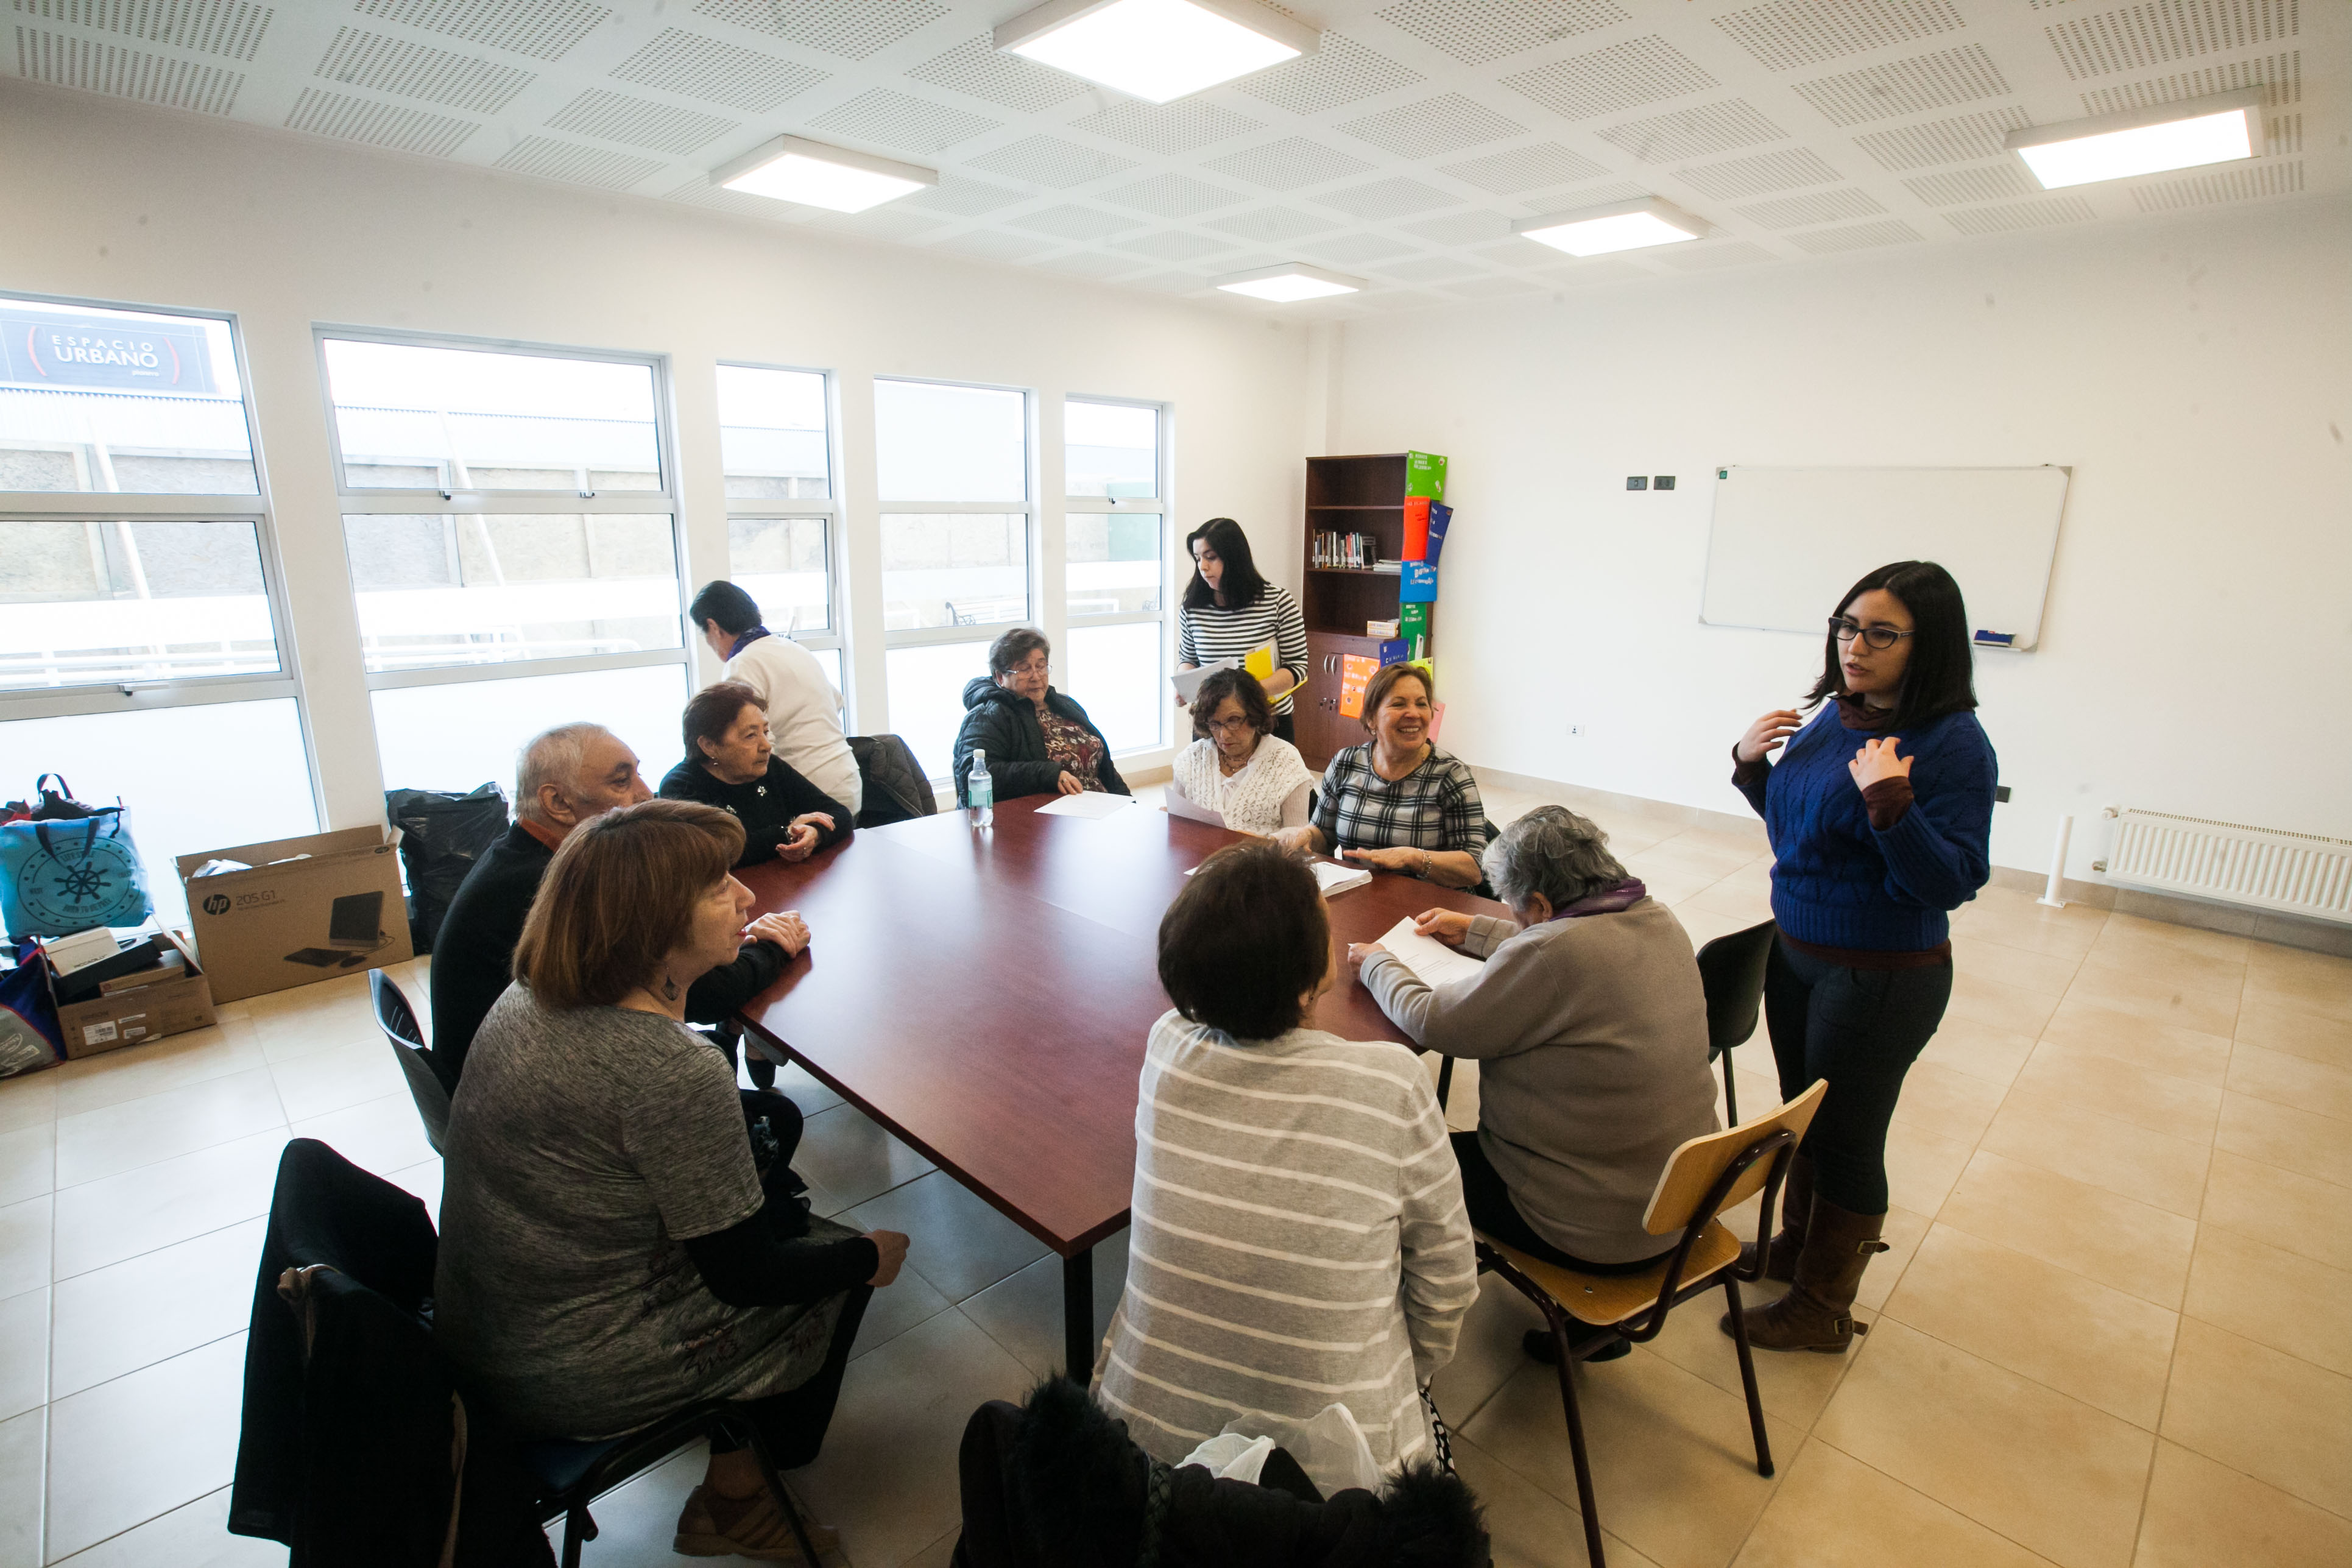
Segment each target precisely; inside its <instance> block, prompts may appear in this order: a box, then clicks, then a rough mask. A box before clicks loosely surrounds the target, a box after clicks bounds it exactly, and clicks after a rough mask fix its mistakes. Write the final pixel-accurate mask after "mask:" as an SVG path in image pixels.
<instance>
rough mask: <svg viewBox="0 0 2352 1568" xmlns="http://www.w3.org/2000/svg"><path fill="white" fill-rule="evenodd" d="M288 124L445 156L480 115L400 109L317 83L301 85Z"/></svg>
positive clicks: (459, 143) (398, 149) (471, 130)
mask: <svg viewBox="0 0 2352 1568" xmlns="http://www.w3.org/2000/svg"><path fill="white" fill-rule="evenodd" d="M286 124H287V127H288V128H289V130H294V131H308V132H310V133H311V134H312V135H314V136H333V137H337V138H340V139H341V140H342V141H345V142H359V143H360V144H361V145H362V146H366V147H389V148H391V149H393V150H394V152H399V153H423V154H424V155H425V156H426V157H432V158H446V157H447V156H448V155H449V154H450V153H455V152H456V151H457V149H458V148H460V147H462V146H464V145H465V144H466V138H467V137H468V136H471V135H472V134H473V133H474V132H477V131H479V130H480V129H481V128H482V126H481V121H478V120H459V119H457V117H456V116H455V115H448V114H435V113H433V112H432V111H431V110H423V109H404V108H402V107H401V106H400V105H398V104H395V103H383V102H380V101H379V100H375V99H373V98H352V97H351V96H350V95H349V94H347V93H341V92H328V91H326V90H325V89H321V88H304V89H302V96H301V97H299V98H298V99H296V100H294V107H293V108H292V109H290V110H288V111H287V114H286Z"/></svg>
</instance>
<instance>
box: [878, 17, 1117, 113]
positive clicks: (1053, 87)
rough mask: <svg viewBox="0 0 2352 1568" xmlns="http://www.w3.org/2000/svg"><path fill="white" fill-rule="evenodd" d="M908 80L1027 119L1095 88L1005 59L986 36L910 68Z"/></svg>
mask: <svg viewBox="0 0 2352 1568" xmlns="http://www.w3.org/2000/svg"><path fill="white" fill-rule="evenodd" d="M907 74H908V76H910V77H912V78H914V79H916V80H917V81H927V82H929V83H930V84H931V85H932V86H934V87H944V88H947V89H950V90H952V91H955V92H961V93H962V94H964V95H965V96H966V97H968V98H977V99H982V100H986V101H987V102H990V103H995V104H1002V105H1003V107H1005V108H1006V109H1014V110H1020V111H1021V112H1022V113H1024V114H1035V113H1037V112H1038V111H1039V110H1046V109H1052V108H1055V106H1056V105H1059V104H1065V103H1067V102H1069V101H1070V100H1072V99H1074V98H1084V97H1085V96H1086V95H1087V93H1089V92H1092V91H1093V90H1094V87H1093V85H1092V84H1091V83H1087V82H1083V81H1080V80H1079V79H1077V78H1076V77H1074V76H1071V75H1069V74H1068V73H1066V72H1064V71H1057V70H1054V69H1052V68H1048V67H1045V66H1041V65H1038V64H1036V63H1035V62H1034V61H1032V60H1024V59H1023V58H1021V57H1020V56H1019V55H1008V54H1006V53H1005V52H1004V51H1003V50H1002V49H999V48H998V47H996V44H995V40H994V39H993V38H992V37H991V36H990V35H989V34H986V33H982V34H981V35H980V36H979V37H976V38H966V39H965V40H964V41H963V42H962V43H961V44H958V45H957V46H956V47H954V48H951V49H950V50H948V51H947V52H946V53H945V54H942V55H936V56H934V57H932V58H929V59H928V60H925V61H924V62H923V63H922V64H921V65H919V66H911V67H909V68H908V71H907Z"/></svg>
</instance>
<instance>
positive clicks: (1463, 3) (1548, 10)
mask: <svg viewBox="0 0 2352 1568" xmlns="http://www.w3.org/2000/svg"><path fill="white" fill-rule="evenodd" d="M1376 15H1378V16H1379V17H1380V19H1381V21H1383V22H1386V23H1387V24H1388V25H1389V26H1392V27H1394V28H1396V29H1397V30H1398V31H1400V32H1404V33H1410V34H1412V36H1413V37H1416V38H1419V39H1420V40H1421V41H1422V42H1423V43H1424V44H1427V45H1429V46H1430V47H1433V48H1436V49H1442V50H1444V52H1445V53H1446V54H1449V55H1451V56H1453V57H1454V58H1455V59H1457V60H1460V61H1461V62H1462V63H1463V64H1464V65H1465V66H1479V65H1485V64H1486V62H1487V61H1488V60H1498V59H1501V58H1503V57H1504V56H1506V55H1516V54H1517V53H1519V52H1520V51H1521V50H1523V49H1532V48H1534V47H1537V46H1538V45H1540V44H1549V43H1552V42H1555V41H1556V40H1558V39H1560V38H1566V37H1574V36H1575V35H1576V34H1578V33H1589V32H1591V31H1592V30H1593V29H1594V28H1596V27H1609V26H1615V25H1616V24H1618V23H1620V22H1624V21H1630V20H1632V17H1631V16H1629V15H1628V14H1627V12H1626V11H1625V10H1624V8H1623V7H1622V6H1620V5H1615V4H1614V3H1613V0H1403V4H1402V5H1390V6H1387V7H1385V8H1384V9H1382V10H1381V11H1379V12H1378V13H1376Z"/></svg>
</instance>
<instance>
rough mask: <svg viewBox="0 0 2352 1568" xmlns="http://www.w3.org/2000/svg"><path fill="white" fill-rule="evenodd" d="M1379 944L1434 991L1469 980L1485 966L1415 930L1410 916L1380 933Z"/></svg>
mask: <svg viewBox="0 0 2352 1568" xmlns="http://www.w3.org/2000/svg"><path fill="white" fill-rule="evenodd" d="M1381 946H1382V947H1384V948H1387V949H1388V950H1389V951H1390V952H1393V953H1395V954H1396V955H1397V957H1398V958H1399V959H1401V960H1402V961H1403V963H1404V966H1405V967H1406V968H1407V969H1410V970H1412V972H1413V973H1415V974H1417V975H1419V976H1421V983H1422V984H1424V985H1427V986H1430V987H1432V988H1435V987H1437V986H1440V985H1444V984H1446V983H1447V982H1449V981H1454V980H1468V979H1472V978H1474V977H1475V975H1476V974H1477V973H1478V972H1479V971H1480V970H1482V969H1484V968H1485V967H1486V966H1485V965H1484V964H1482V963H1479V962H1478V961H1477V960H1476V959H1475V958H1472V957H1470V956H1468V955H1467V954H1465V953H1461V952H1455V951H1454V949H1452V948H1450V947H1448V946H1446V945H1445V944H1444V942H1439V941H1438V940H1437V939H1436V938H1434V937H1427V936H1423V935H1422V934H1420V933H1419V932H1418V931H1414V930H1413V929H1412V917H1411V916H1410V915H1408V916H1406V917H1405V918H1404V919H1403V920H1401V921H1397V923H1396V924H1394V925H1392V926H1391V927H1389V929H1388V930H1387V931H1385V932H1383V933H1382V934H1381Z"/></svg>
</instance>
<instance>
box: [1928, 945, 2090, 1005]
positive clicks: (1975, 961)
mask: <svg viewBox="0 0 2352 1568" xmlns="http://www.w3.org/2000/svg"><path fill="white" fill-rule="evenodd" d="M1952 963H1953V965H1954V966H1955V968H1956V969H1958V970H1966V971H1968V972H1969V973H1971V974H1981V975H1984V976H1985V977H1986V978H1988V979H1991V980H1998V981H2000V983H2001V984H2003V985H2014V986H2016V987H2017V988H2018V989H2019V990H2021V991H2036V992H2040V993H2041V994H2043V995H2045V996H2063V995H2064V994H2066V987H2067V986H2068V985H2070V984H2073V983H2074V972H2075V971H2076V970H2078V969H2080V968H2081V967H2082V963H2081V961H2080V960H2078V959H2075V958H2074V957H2072V956H2069V955H2065V954H2060V953H2048V952H2029V951H2027V950H2026V949H2024V948H2021V947H2004V946H2002V945H2001V944H2000V942H1993V941H1991V940H1990V939H1983V938H1977V937H1972V936H1969V935H1968V934H1966V932H1965V931H1961V930H1958V929H1957V928H1956V929H1955V930H1954V931H1953V932H1952Z"/></svg>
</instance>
